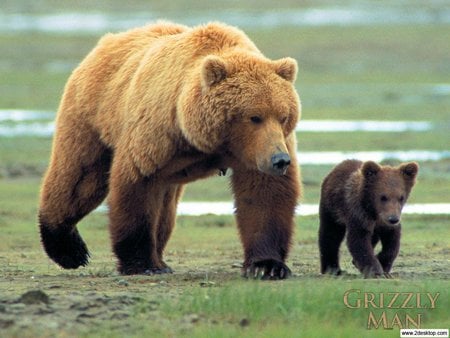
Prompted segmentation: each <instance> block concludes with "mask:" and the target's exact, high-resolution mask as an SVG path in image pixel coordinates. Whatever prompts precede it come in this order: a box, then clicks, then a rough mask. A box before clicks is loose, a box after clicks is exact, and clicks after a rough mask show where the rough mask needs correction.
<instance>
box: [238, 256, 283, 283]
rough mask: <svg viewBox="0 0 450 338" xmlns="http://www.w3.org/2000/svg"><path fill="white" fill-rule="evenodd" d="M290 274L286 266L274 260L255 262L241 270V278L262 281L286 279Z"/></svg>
mask: <svg viewBox="0 0 450 338" xmlns="http://www.w3.org/2000/svg"><path fill="white" fill-rule="evenodd" d="M291 274H292V273H291V269H289V268H288V267H287V265H286V264H284V263H283V262H281V261H277V260H275V259H264V260H260V261H256V262H254V263H252V264H250V265H249V266H248V267H244V269H243V277H245V278H253V279H262V280H278V279H286V278H288V277H289V276H290V275H291Z"/></svg>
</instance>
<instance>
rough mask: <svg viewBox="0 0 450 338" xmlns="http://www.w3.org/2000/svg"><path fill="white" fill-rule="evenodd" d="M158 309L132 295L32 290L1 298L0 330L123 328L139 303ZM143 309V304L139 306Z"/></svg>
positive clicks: (155, 304) (35, 330) (148, 307)
mask: <svg viewBox="0 0 450 338" xmlns="http://www.w3.org/2000/svg"><path fill="white" fill-rule="evenodd" d="M144 303H145V304H146V306H145V311H146V312H151V311H157V310H158V307H159V303H158V302H157V301H151V302H145V301H144V299H143V298H141V297H138V296H134V295H117V296H108V295H104V294H100V293H97V292H88V293H82V292H70V293H65V294H52V295H49V294H48V293H46V292H44V291H42V290H31V291H27V292H25V293H24V294H22V295H21V296H20V297H18V298H6V297H1V298H0V329H1V330H3V329H8V331H10V332H14V331H16V332H19V331H23V332H27V331H30V332H36V333H39V332H40V333H41V334H44V335H45V332H47V331H52V332H54V331H55V330H56V331H59V332H61V331H66V332H68V331H72V332H73V330H76V331H84V330H83V329H85V330H86V329H88V328H89V327H92V326H93V325H101V324H102V323H105V322H109V323H111V325H112V326H113V327H116V326H117V327H122V328H123V327H126V326H127V323H126V322H127V321H128V319H129V318H130V316H132V315H133V313H134V312H135V308H136V307H137V305H138V304H144ZM141 308H142V306H141Z"/></svg>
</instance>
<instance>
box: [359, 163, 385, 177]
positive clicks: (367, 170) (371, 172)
mask: <svg viewBox="0 0 450 338" xmlns="http://www.w3.org/2000/svg"><path fill="white" fill-rule="evenodd" d="M380 170H381V167H380V166H379V165H378V163H375V162H373V161H367V162H364V164H363V166H362V169H361V171H362V174H363V176H364V177H365V178H366V179H371V178H373V177H375V176H377V174H378V172H379V171H380Z"/></svg>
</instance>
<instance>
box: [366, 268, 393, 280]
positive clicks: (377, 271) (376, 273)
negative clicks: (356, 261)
mask: <svg viewBox="0 0 450 338" xmlns="http://www.w3.org/2000/svg"><path fill="white" fill-rule="evenodd" d="M361 272H362V274H363V275H364V278H366V279H367V278H384V277H386V278H388V277H387V276H386V275H385V273H384V272H383V270H382V269H381V268H380V267H378V266H368V267H365V268H364V269H362V271H361Z"/></svg>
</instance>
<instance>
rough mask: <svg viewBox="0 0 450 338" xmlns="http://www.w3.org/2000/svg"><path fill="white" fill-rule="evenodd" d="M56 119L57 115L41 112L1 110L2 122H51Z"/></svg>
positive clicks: (0, 117) (0, 119) (0, 118)
mask: <svg viewBox="0 0 450 338" xmlns="http://www.w3.org/2000/svg"><path fill="white" fill-rule="evenodd" d="M54 117H55V113H52V112H49V111H39V110H23V109H4V110H0V122H2V121H13V122H21V121H31V120H50V119H53V118H54Z"/></svg>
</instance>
